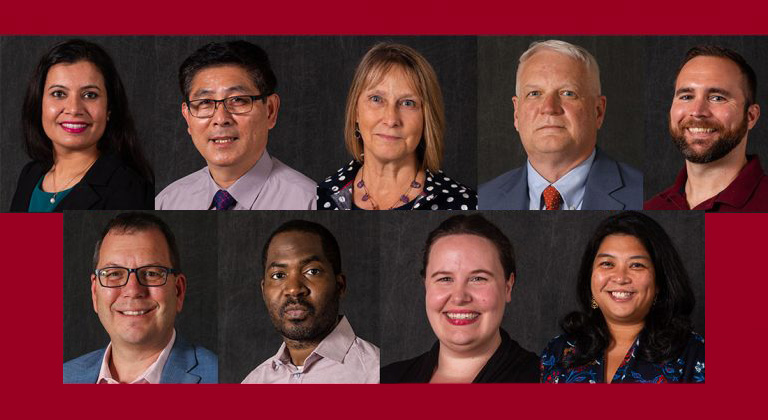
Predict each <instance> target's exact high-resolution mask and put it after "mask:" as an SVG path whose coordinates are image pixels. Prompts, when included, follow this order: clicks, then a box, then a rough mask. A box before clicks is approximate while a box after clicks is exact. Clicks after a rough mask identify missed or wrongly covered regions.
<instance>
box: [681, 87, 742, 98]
mask: <svg viewBox="0 0 768 420" xmlns="http://www.w3.org/2000/svg"><path fill="white" fill-rule="evenodd" d="M693 92H694V89H693V88H692V87H681V88H680V89H678V90H676V91H675V96H677V95H679V94H681V93H693ZM713 93H719V94H720V95H723V96H728V97H732V96H733V94H731V92H729V91H727V90H725V89H723V88H719V87H713V88H709V89H707V94H708V95H710V94H713Z"/></svg>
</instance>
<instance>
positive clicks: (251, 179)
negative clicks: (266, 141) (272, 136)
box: [206, 149, 272, 210]
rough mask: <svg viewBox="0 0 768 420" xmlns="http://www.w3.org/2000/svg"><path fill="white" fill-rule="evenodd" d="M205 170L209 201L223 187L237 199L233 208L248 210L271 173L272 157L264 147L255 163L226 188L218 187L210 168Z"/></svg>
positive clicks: (211, 200)
mask: <svg viewBox="0 0 768 420" xmlns="http://www.w3.org/2000/svg"><path fill="white" fill-rule="evenodd" d="M206 170H207V172H208V180H209V182H208V196H209V197H210V202H211V203H212V202H213V196H214V195H216V193H217V192H218V191H219V190H221V189H223V190H225V191H227V192H228V193H229V195H231V196H232V198H234V199H235V200H237V203H236V204H235V207H234V208H233V210H250V209H251V208H253V206H254V203H255V202H256V199H257V198H259V193H260V192H261V189H262V188H263V187H264V184H266V183H267V179H268V178H269V174H270V173H272V158H271V157H270V156H269V153H267V150H266V149H264V153H262V154H261V157H260V158H259V160H258V161H257V162H256V164H255V165H253V167H252V168H251V169H249V170H248V172H246V173H245V174H243V176H241V177H240V178H238V179H237V181H235V182H234V183H233V184H232V185H230V186H229V187H228V188H220V187H219V186H218V185H217V184H216V181H214V180H213V176H211V172H210V169H208V168H206Z"/></svg>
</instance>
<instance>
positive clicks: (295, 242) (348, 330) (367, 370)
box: [218, 212, 381, 384]
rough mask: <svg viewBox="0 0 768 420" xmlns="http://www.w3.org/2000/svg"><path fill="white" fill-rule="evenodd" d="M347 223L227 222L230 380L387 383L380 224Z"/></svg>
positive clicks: (224, 344) (315, 218) (284, 218)
mask: <svg viewBox="0 0 768 420" xmlns="http://www.w3.org/2000/svg"><path fill="white" fill-rule="evenodd" d="M344 216H345V217H341V216H340V213H333V212H328V213H326V212H323V213H314V212H259V213H257V214H254V213H250V212H246V213H243V212H238V213H225V214H221V215H219V218H218V219H219V235H220V238H225V237H226V238H227V240H226V241H222V240H220V247H219V262H220V265H219V266H220V267H221V271H220V278H221V279H222V283H221V288H220V290H219V297H220V299H221V304H220V305H219V307H220V314H219V320H220V323H221V327H220V332H221V335H220V337H219V348H220V350H221V351H220V356H221V369H220V372H221V377H220V380H221V382H222V383H241V382H242V383H244V384H251V383H262V384H263V383H298V384H301V383H306V384H313V383H314V384H318V383H379V367H380V364H379V358H380V352H379V348H378V343H379V341H380V333H379V322H380V321H379V310H378V308H379V306H380V304H381V302H380V300H379V282H380V278H379V272H380V268H379V261H378V257H379V255H380V253H379V242H378V234H379V228H378V223H377V218H376V217H371V216H370V215H368V216H366V217H363V216H360V215H357V214H355V215H352V214H345V215H344ZM243 226H249V227H250V228H249V229H243Z"/></svg>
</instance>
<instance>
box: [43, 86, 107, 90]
mask: <svg viewBox="0 0 768 420" xmlns="http://www.w3.org/2000/svg"><path fill="white" fill-rule="evenodd" d="M54 88H55V89H66V90H69V88H68V87H66V86H64V85H51V86H49V87H48V90H51V89H54ZM79 89H81V90H82V89H97V90H101V88H100V87H99V86H97V85H85V86H81V87H80V88H79Z"/></svg>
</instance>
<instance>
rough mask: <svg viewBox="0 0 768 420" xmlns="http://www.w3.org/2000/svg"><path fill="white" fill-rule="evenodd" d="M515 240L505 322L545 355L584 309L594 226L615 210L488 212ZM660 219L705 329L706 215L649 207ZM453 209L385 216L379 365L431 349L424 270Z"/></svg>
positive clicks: (514, 333)
mask: <svg viewBox="0 0 768 420" xmlns="http://www.w3.org/2000/svg"><path fill="white" fill-rule="evenodd" d="M482 213H483V214H484V215H485V216H486V217H487V218H488V219H489V220H490V221H492V222H493V223H494V224H496V225H497V226H498V227H499V228H500V229H501V230H502V231H503V232H504V233H505V234H506V235H507V236H508V237H509V238H510V240H511V241H512V244H513V246H514V250H515V258H516V262H517V277H516V282H515V287H514V288H513V289H512V302H511V303H509V304H508V305H507V307H506V313H505V315H504V320H503V321H502V326H503V327H504V328H505V329H506V330H507V332H509V334H510V336H512V338H513V339H515V340H517V341H518V342H519V343H520V345H521V346H523V347H524V348H526V349H528V350H530V351H533V352H535V353H536V354H540V353H541V350H542V349H543V348H544V346H545V345H546V344H547V342H548V341H549V340H550V339H552V338H554V337H555V336H556V335H558V334H560V333H561V331H560V328H559V324H558V322H559V320H560V319H561V318H562V317H563V316H564V315H565V314H566V313H568V312H570V311H572V310H576V309H578V302H577V300H576V291H575V289H576V272H577V271H578V267H579V264H580V261H581V254H582V253H583V252H584V247H586V243H587V241H588V240H589V237H590V236H591V235H592V233H593V232H594V229H595V228H596V227H597V225H598V224H599V223H600V221H601V220H603V219H604V218H605V217H607V216H608V215H609V214H611V213H609V212H598V211H588V212H573V211H566V212H529V211H508V212H498V211H497V212H482ZM646 214H648V215H649V216H651V217H652V218H654V219H655V220H656V221H658V222H659V223H660V224H661V225H662V226H663V227H664V229H665V230H666V231H667V233H668V234H669V235H670V236H671V237H672V240H673V242H674V244H675V246H676V247H677V250H678V252H679V253H680V255H681V257H682V259H683V261H684V263H685V267H686V269H687V270H688V274H689V275H690V277H691V280H692V287H693V289H694V293H695V295H696V308H695V309H694V313H693V321H694V328H695V330H696V331H697V332H699V333H700V334H702V335H703V334H704V213H702V212H662V211H654V212H648V213H646ZM447 217H448V215H447V214H446V213H443V212H428V213H426V214H423V215H413V214H410V213H408V212H389V213H387V214H386V215H385V217H382V218H381V219H380V221H381V227H380V229H381V232H383V233H386V236H387V237H388V238H391V240H386V238H382V245H381V246H382V248H381V254H380V255H381V263H382V264H381V267H382V271H381V279H382V281H381V302H382V303H381V336H382V341H381V365H382V366H385V365H387V364H389V363H392V362H395V361H398V360H403V359H407V358H412V357H415V356H418V355H419V354H421V353H423V352H426V351H427V350H429V349H430V347H431V346H432V344H433V343H434V342H435V340H436V337H435V335H434V333H433V332H432V328H431V327H430V325H429V321H428V320H427V316H426V313H425V309H424V293H425V292H424V284H423V280H422V279H421V278H420V276H419V270H420V268H421V249H422V247H423V245H424V241H425V240H426V238H427V235H428V234H429V232H430V231H431V230H433V229H435V228H436V227H437V226H438V225H439V224H440V222H442V221H443V220H444V219H446V218H447Z"/></svg>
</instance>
